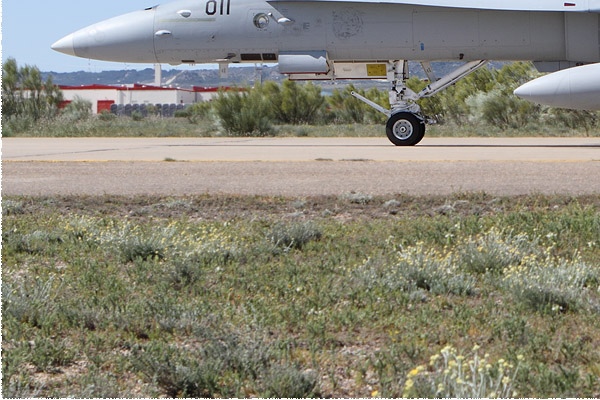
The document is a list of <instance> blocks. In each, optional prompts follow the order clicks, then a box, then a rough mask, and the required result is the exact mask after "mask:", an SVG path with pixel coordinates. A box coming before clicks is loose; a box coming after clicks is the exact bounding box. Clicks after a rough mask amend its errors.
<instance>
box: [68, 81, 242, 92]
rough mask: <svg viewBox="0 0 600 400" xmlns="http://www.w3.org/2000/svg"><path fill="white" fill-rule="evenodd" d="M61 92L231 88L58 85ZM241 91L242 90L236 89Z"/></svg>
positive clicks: (208, 90)
mask: <svg viewBox="0 0 600 400" xmlns="http://www.w3.org/2000/svg"><path fill="white" fill-rule="evenodd" d="M58 87H59V88H60V89H61V90H184V91H187V92H199V93H214V92H218V91H219V90H225V91H228V90H232V89H233V88H231V87H228V86H224V87H205V86H193V87H192V88H191V89H187V88H172V87H162V86H153V85H143V84H140V83H134V84H133V86H126V85H120V86H113V85H99V84H93V85H81V86H69V85H59V86H58ZM238 90H242V89H238Z"/></svg>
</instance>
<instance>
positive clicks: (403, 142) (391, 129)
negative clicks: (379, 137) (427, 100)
mask: <svg viewBox="0 0 600 400" xmlns="http://www.w3.org/2000/svg"><path fill="white" fill-rule="evenodd" d="M385 132H386V133H387V137H388V139H390V142H392V143H393V144H395V145H396V146H414V145H416V144H417V143H419V142H420V141H421V139H423V136H425V123H424V122H423V121H422V120H421V119H420V118H417V117H416V116H415V115H414V114H411V113H409V112H399V113H396V114H394V115H392V116H391V117H390V119H388V121H387V124H386V126H385Z"/></svg>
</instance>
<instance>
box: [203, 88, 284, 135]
mask: <svg viewBox="0 0 600 400" xmlns="http://www.w3.org/2000/svg"><path fill="white" fill-rule="evenodd" d="M213 103H214V107H215V112H216V114H217V117H218V118H219V121H220V122H221V125H222V127H223V129H224V130H225V131H226V132H227V133H229V134H231V135H234V136H251V135H257V136H268V135H271V134H272V133H273V126H272V124H271V120H272V113H271V103H270V101H269V99H268V98H267V97H266V96H265V95H264V94H263V91H262V89H261V87H256V88H251V89H247V90H230V91H227V92H219V94H218V96H217V98H216V99H215V100H214V101H213Z"/></svg>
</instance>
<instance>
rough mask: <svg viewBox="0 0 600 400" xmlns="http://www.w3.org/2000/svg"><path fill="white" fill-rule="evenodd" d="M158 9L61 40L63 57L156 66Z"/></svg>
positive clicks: (56, 46) (100, 24) (59, 46)
mask: <svg viewBox="0 0 600 400" xmlns="http://www.w3.org/2000/svg"><path fill="white" fill-rule="evenodd" d="M153 28H154V9H146V10H141V11H136V12H132V13H128V14H124V15H121V16H118V17H114V18H111V19H107V20H105V21H102V22H98V23H96V24H93V25H90V26H88V27H87V28H83V29H81V30H79V31H77V32H74V33H71V34H69V35H67V36H65V37H64V38H62V39H60V40H58V41H57V42H56V43H54V44H53V45H52V46H51V47H52V49H54V50H56V51H59V52H61V53H65V54H69V55H73V56H77V57H83V58H91V59H95V60H104V61H116V62H140V63H154V62H156V55H155V52H154V32H153Z"/></svg>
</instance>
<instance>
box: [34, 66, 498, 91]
mask: <svg viewBox="0 0 600 400" xmlns="http://www.w3.org/2000/svg"><path fill="white" fill-rule="evenodd" d="M460 64H461V63H457V62H438V63H432V66H433V69H434V71H435V73H436V74H437V75H438V76H443V75H445V74H447V73H448V72H449V71H451V70H452V69H454V68H456V67H457V66H458V65H460ZM491 65H492V68H498V67H500V66H502V65H503V63H492V64H491ZM411 74H415V75H417V76H419V77H421V78H423V77H424V74H423V71H422V69H421V67H420V65H418V64H417V63H411ZM42 75H43V79H44V80H45V79H46V77H48V76H52V79H53V81H54V83H56V84H58V85H69V86H80V85H93V84H100V85H126V84H133V83H141V84H153V83H154V69H153V68H145V69H142V70H135V69H125V70H118V71H102V72H86V71H77V72H43V73H42ZM259 77H260V78H262V80H263V81H267V80H270V81H275V82H278V81H281V80H283V79H285V76H283V75H281V74H279V67H278V66H277V65H274V66H268V65H263V66H261V67H255V66H232V67H231V68H229V76H228V77H227V78H226V79H223V78H220V77H219V70H218V69H214V68H213V69H205V68H202V66H199V67H198V69H197V70H183V71H182V70H177V69H170V70H163V71H162V82H163V85H166V86H173V87H192V86H226V85H244V84H252V83H254V82H255V81H256V80H257V79H259ZM367 82H369V85H373V83H372V81H364V82H363V83H362V85H365V86H366V85H367ZM356 84H358V86H362V85H361V82H360V81H358V82H356ZM377 86H386V85H382V83H381V82H378V83H377Z"/></svg>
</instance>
